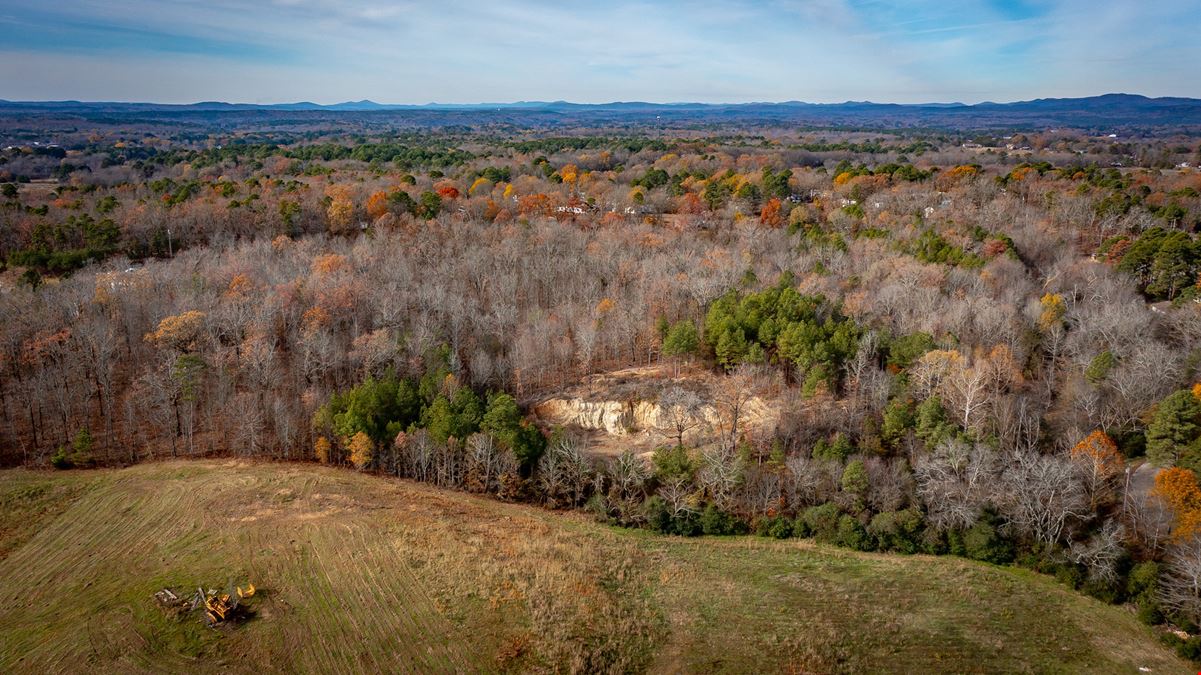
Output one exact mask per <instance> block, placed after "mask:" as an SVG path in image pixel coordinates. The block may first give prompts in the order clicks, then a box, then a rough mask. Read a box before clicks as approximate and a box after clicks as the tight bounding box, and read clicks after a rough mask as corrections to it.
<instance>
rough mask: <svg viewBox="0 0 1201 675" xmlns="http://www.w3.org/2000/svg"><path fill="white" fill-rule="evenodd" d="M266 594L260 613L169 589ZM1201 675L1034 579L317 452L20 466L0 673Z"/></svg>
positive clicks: (1136, 630)
mask: <svg viewBox="0 0 1201 675" xmlns="http://www.w3.org/2000/svg"><path fill="white" fill-rule="evenodd" d="M230 581H233V582H236V583H242V584H244V583H246V582H247V581H250V582H253V583H254V584H255V585H256V586H258V587H259V588H260V589H261V591H260V595H258V596H256V597H255V599H254V604H253V609H254V611H255V612H256V615H255V616H254V617H253V618H252V619H251V620H249V621H248V622H246V623H244V624H241V625H239V626H237V627H234V628H229V629H220V630H210V629H208V628H204V627H203V626H202V625H201V623H200V622H199V621H198V620H197V619H196V618H195V617H190V618H187V619H185V620H182V621H181V620H176V619H171V618H168V617H167V616H166V615H164V614H163V612H162V611H161V610H160V609H159V608H158V607H157V605H156V604H155V602H154V600H153V597H152V596H153V594H154V592H155V591H157V590H158V589H160V588H163V587H164V586H169V587H172V588H175V589H176V590H177V591H180V590H182V591H185V592H186V590H187V589H189V588H195V587H196V586H197V585H201V584H203V585H206V586H220V587H223V586H224V585H225V584H226V583H227V582H230ZM1140 666H1142V667H1145V668H1149V669H1150V670H1151V672H1156V673H1178V672H1194V671H1195V670H1196V668H1195V667H1190V666H1189V664H1187V663H1185V662H1183V661H1180V660H1178V659H1177V658H1176V657H1174V656H1173V655H1172V654H1171V653H1170V652H1169V651H1168V650H1167V649H1165V648H1163V647H1161V646H1160V645H1159V643H1158V641H1157V640H1156V639H1155V636H1154V634H1153V633H1152V631H1151V629H1149V628H1146V627H1144V626H1142V625H1141V624H1139V623H1138V622H1137V621H1136V620H1135V618H1134V616H1133V614H1131V613H1130V612H1128V611H1126V610H1124V609H1122V608H1118V607H1111V606H1107V605H1104V604H1102V603H1099V602H1097V601H1094V600H1092V599H1089V598H1086V597H1084V596H1081V595H1078V594H1076V593H1074V592H1071V591H1069V590H1067V589H1065V588H1062V587H1060V586H1058V585H1057V584H1056V583H1055V582H1054V581H1052V580H1050V579H1047V578H1043V577H1039V576H1037V575H1034V574H1031V573H1027V572H1024V571H1021V570H1012V569H1003V568H997V567H991V566H987V565H982V564H977V563H973V562H969V561H965V560H961V559H956V558H949V557H944V558H931V557H926V556H913V557H902V556H893V555H866V554H857V553H852V552H848V551H843V550H839V549H832V548H825V547H819V546H815V545H812V544H809V543H806V542H796V541H790V542H774V541H767V540H762V539H754V538H746V537H742V538H727V539H714V538H705V539H695V540H684V539H674V538H666V537H660V536H652V535H649V534H646V533H643V532H637V531H627V530H618V529H613V528H607V527H603V526H600V525H595V524H593V523H591V522H588V521H586V520H585V519H584V518H583V517H581V516H578V515H572V514H561V513H551V512H546V511H542V510H539V509H536V508H531V507H526V506H520V505H511V504H502V503H498V502H495V501H491V500H488V499H482V498H476V497H473V496H469V495H462V494H455V493H447V492H441V491H438V490H435V489H432V488H428V487H425V486H422V485H417V484H412V483H406V482H399V481H394V480H385V479H379V478H374V477H370V476H363V475H358V474H355V473H352V472H350V471H347V470H340V469H331V468H324V467H317V466H309V465H300V464H267V463H262V464H258V463H241V462H218V461H195V462H168V463H158V464H147V465H141V466H136V467H133V468H129V469H122V470H106V471H90V472H79V471H76V472H65V473H44V472H31V471H25V470H11V471H5V472H0V672H81V671H84V672H147V671H152V672H162V671H176V672H178V671H183V670H187V671H189V672H193V671H216V670H227V671H228V670H233V671H236V672H249V671H278V670H281V669H286V670H290V671H302V672H350V671H366V672H382V671H391V672H414V671H423V672H428V671H437V672H452V671H453V672H495V671H503V670H519V671H528V670H567V669H572V668H575V669H582V670H588V671H597V670H640V669H647V670H651V671H654V672H679V671H691V672H695V671H704V672H710V671H724V672H748V671H759V672H780V671H793V672H864V671H870V672H883V671H888V672H934V671H938V672H1090V673H1097V672H1138V668H1139V667H1140Z"/></svg>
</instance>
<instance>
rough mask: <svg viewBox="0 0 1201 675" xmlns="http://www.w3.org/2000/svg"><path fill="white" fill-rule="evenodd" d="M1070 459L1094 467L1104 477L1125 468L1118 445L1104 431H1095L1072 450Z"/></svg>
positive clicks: (1115, 473) (1113, 474)
mask: <svg viewBox="0 0 1201 675" xmlns="http://www.w3.org/2000/svg"><path fill="white" fill-rule="evenodd" d="M1072 459H1075V460H1077V461H1080V462H1082V463H1085V464H1087V465H1089V466H1092V467H1095V468H1096V470H1097V471H1098V472H1099V473H1101V474H1103V475H1104V476H1107V477H1108V476H1115V475H1117V474H1119V473H1121V472H1122V471H1123V470H1124V469H1125V468H1126V461H1125V460H1124V459H1123V458H1122V453H1120V452H1118V445H1117V444H1116V443H1114V442H1113V439H1111V438H1110V437H1109V435H1108V434H1106V433H1105V432H1104V431H1101V430H1100V429H1097V430H1096V431H1094V432H1092V433H1091V434H1089V435H1088V436H1085V437H1084V440H1082V441H1080V442H1079V443H1077V444H1076V447H1074V448H1072Z"/></svg>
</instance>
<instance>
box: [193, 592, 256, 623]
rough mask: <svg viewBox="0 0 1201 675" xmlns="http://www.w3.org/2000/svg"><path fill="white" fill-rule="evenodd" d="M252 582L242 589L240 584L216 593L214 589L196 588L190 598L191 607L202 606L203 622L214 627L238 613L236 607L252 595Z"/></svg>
mask: <svg viewBox="0 0 1201 675" xmlns="http://www.w3.org/2000/svg"><path fill="white" fill-rule="evenodd" d="M254 591H255V589H254V584H247V586H246V588H245V589H243V588H242V587H241V586H238V587H236V588H235V589H232V590H230V591H229V592H227V593H218V592H217V590H216V589H212V588H210V589H208V590H207V591H205V590H204V589H203V588H197V589H196V595H194V596H193V599H192V609H193V610H195V609H199V608H201V607H203V608H204V622H205V623H206V624H207V625H208V626H210V627H215V626H218V625H220V624H223V623H225V622H227V621H230V620H232V619H233V618H234V617H235V616H236V615H237V613H238V608H239V607H241V606H242V601H244V600H246V599H247V598H250V597H253V596H254Z"/></svg>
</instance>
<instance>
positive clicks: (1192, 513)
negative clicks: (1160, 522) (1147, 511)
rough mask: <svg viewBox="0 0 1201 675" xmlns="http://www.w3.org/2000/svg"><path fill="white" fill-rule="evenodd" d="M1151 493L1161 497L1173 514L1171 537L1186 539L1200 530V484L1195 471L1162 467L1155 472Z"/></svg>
mask: <svg viewBox="0 0 1201 675" xmlns="http://www.w3.org/2000/svg"><path fill="white" fill-rule="evenodd" d="M1151 494H1153V495H1155V496H1156V497H1159V498H1160V499H1162V500H1163V501H1164V503H1166V504H1167V505H1168V508H1170V509H1171V510H1172V514H1173V515H1174V516H1175V523H1174V525H1173V527H1172V538H1173V539H1175V540H1177V541H1179V540H1183V539H1188V538H1189V537H1191V536H1192V535H1194V534H1196V533H1197V532H1201V486H1198V485H1197V475H1196V474H1195V473H1193V472H1192V471H1190V470H1189V469H1185V468H1182V467H1178V466H1174V467H1172V468H1170V469H1164V470H1163V471H1160V472H1159V473H1158V474H1156V476H1155V487H1154V488H1152V490H1151Z"/></svg>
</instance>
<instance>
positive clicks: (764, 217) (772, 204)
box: [759, 197, 784, 227]
mask: <svg viewBox="0 0 1201 675" xmlns="http://www.w3.org/2000/svg"><path fill="white" fill-rule="evenodd" d="M759 222H760V223H761V224H763V225H766V226H767V227H780V226H781V225H783V224H784V217H783V216H781V215H780V200H779V198H778V197H772V198H771V199H769V200H767V203H766V204H764V205H763V210H762V211H760V212H759Z"/></svg>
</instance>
